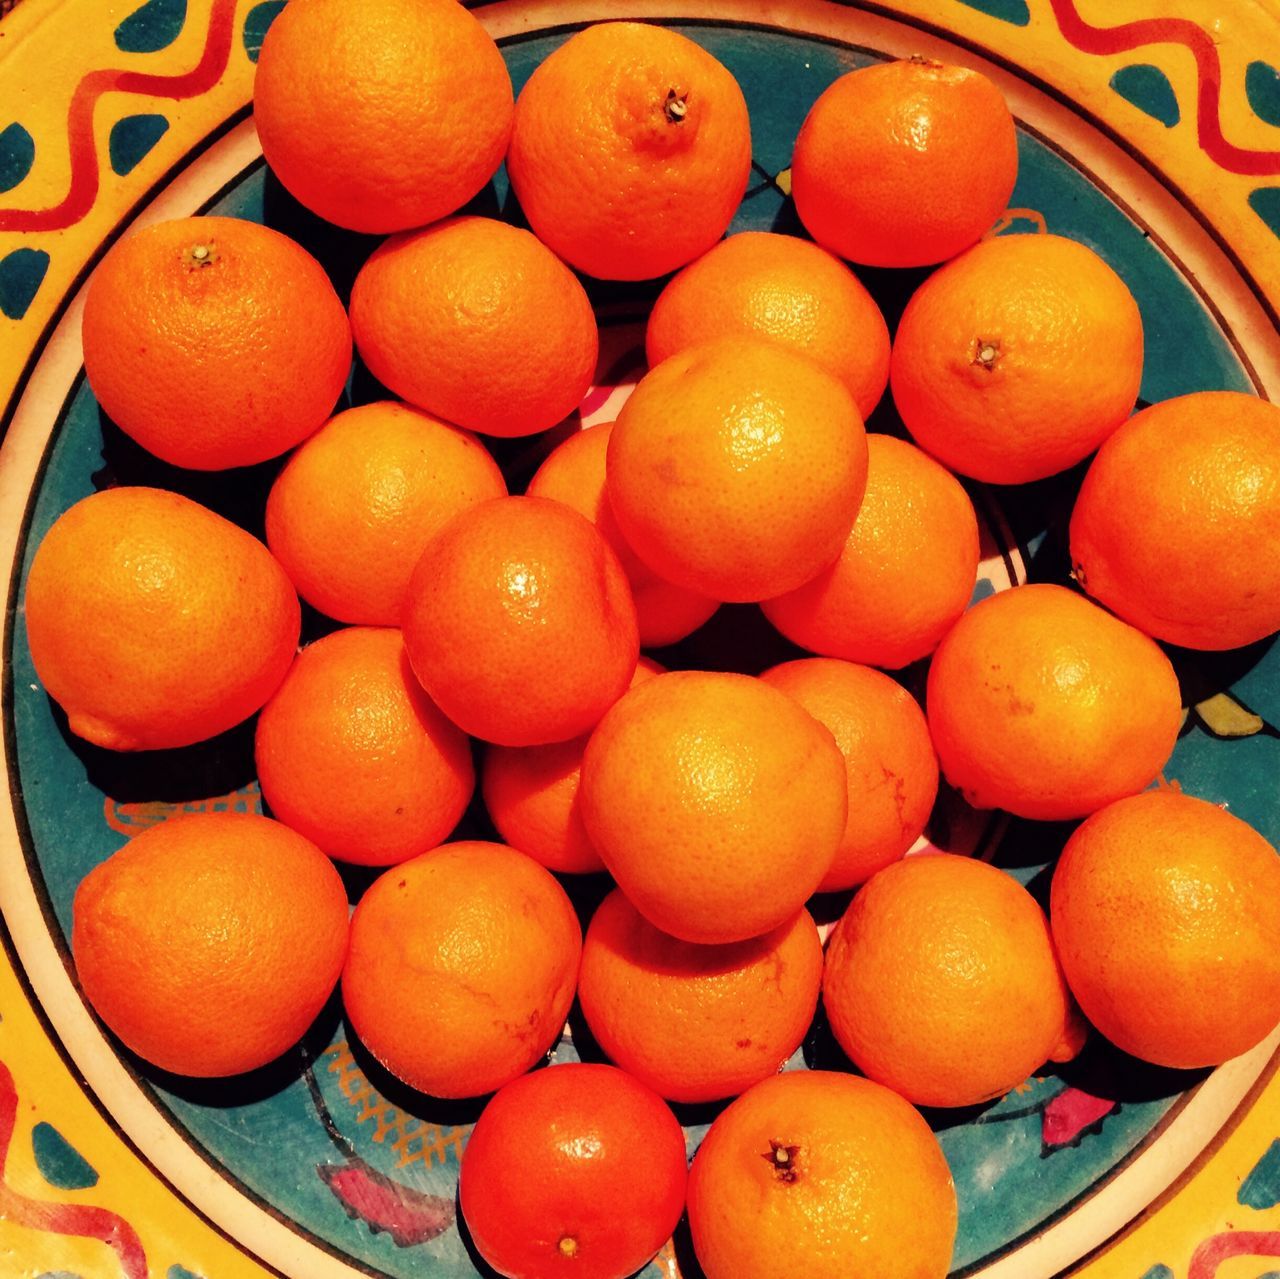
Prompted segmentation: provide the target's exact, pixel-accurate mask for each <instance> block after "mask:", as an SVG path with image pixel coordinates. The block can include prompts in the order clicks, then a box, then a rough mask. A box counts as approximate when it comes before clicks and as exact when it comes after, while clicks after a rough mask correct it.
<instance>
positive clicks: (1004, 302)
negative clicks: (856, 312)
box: [889, 235, 1143, 484]
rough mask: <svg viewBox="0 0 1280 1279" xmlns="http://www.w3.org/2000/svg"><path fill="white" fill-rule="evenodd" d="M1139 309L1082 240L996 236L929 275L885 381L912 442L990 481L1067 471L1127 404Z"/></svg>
mask: <svg viewBox="0 0 1280 1279" xmlns="http://www.w3.org/2000/svg"><path fill="white" fill-rule="evenodd" d="M1142 351H1143V339H1142V317H1141V316H1140V315H1139V314H1138V305H1137V303H1136V302H1135V301H1134V300H1133V295H1132V294H1131V293H1130V292H1129V289H1128V287H1127V286H1126V285H1125V283H1124V281H1123V280H1122V279H1120V277H1119V276H1118V275H1117V274H1116V273H1115V272H1114V271H1113V270H1112V269H1111V268H1110V267H1109V266H1108V265H1107V264H1106V263H1105V262H1104V261H1103V260H1102V259H1101V258H1100V257H1099V256H1098V255H1097V254H1096V253H1094V252H1093V250H1092V249H1090V248H1088V247H1086V246H1085V245H1083V244H1079V243H1077V242H1076V241H1074V240H1068V239H1064V238H1063V237H1062V236H1057V235H1002V236H997V237H996V238H995V239H993V240H987V241H984V242H983V243H982V244H979V245H976V246H975V247H974V248H972V249H970V250H968V251H967V252H965V253H963V254H961V256H960V257H958V258H956V259H954V260H953V261H951V262H948V263H947V264H946V265H945V266H943V267H941V268H940V269H939V270H937V271H935V272H934V274H933V275H931V276H930V277H929V278H928V279H927V280H926V281H925V282H924V283H923V284H922V285H921V286H920V288H919V289H918V290H917V291H916V293H915V295H914V296H913V297H912V299H911V301H910V302H908V303H907V309H906V310H905V311H904V312H903V316H902V321H901V323H900V324H899V325H898V331H897V334H896V336H895V338H894V346H893V358H892V361H891V364H890V375H889V376H890V385H891V387H892V389H893V399H894V403H895V404H896V405H897V407H898V412H899V413H900V414H901V415H902V420H903V422H904V423H905V424H906V427H907V430H908V431H910V432H911V435H912V437H913V438H914V439H915V442H916V443H917V444H919V445H920V447H921V448H922V449H924V450H925V451H926V452H927V453H931V454H933V456H934V457H936V458H937V459H938V460H939V461H940V462H942V463H943V464H944V465H946V466H948V467H950V468H951V469H952V470H953V471H958V472H959V473H960V474H961V475H968V476H972V477H973V478H974V479H977V480H986V481H988V482H990V483H993V484H1024V483H1026V482H1027V481H1029V480H1037V479H1043V478H1044V477H1045V476H1048V475H1054V474H1056V473H1057V472H1059V471H1063V470H1066V469H1067V467H1069V466H1074V465H1075V464H1076V463H1077V462H1079V461H1081V460H1082V459H1084V458H1086V457H1088V456H1089V454H1090V453H1092V452H1093V451H1094V449H1096V448H1097V447H1098V446H1099V445H1100V444H1101V443H1102V442H1103V440H1105V439H1106V438H1107V436H1108V435H1110V434H1111V432H1112V431H1114V430H1115V429H1116V428H1117V427H1118V426H1119V425H1120V423H1121V422H1123V421H1124V420H1125V418H1127V417H1128V416H1129V414H1130V413H1131V412H1133V406H1134V403H1135V402H1136V401H1137V398H1138V387H1139V384H1140V383H1141V381H1142Z"/></svg>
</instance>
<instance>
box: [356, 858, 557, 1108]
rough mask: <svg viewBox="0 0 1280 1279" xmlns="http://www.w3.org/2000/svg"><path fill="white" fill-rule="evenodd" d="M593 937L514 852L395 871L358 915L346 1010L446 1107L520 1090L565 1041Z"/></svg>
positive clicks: (542, 873) (397, 1070)
mask: <svg viewBox="0 0 1280 1279" xmlns="http://www.w3.org/2000/svg"><path fill="white" fill-rule="evenodd" d="M581 950H582V934H581V931H580V929H579V928H578V920H577V917H576V916H575V915H574V913H573V907H572V906H571V905H570V903H569V899H568V898H567V897H566V896H565V893H564V889H563V888H561V887H560V885H559V884H557V883H556V881H555V880H554V879H553V878H552V876H551V874H550V873H549V872H548V871H546V870H544V869H543V868H542V867H541V866H539V865H538V863H537V862H535V861H534V860H533V859H532V858H531V857H526V856H525V855H524V854H523V853H517V852H516V851H515V850H514V849H511V848H507V847H506V846H505V845H503V844H488V843H484V842H481V841H462V842H459V843H456V844H445V845H443V846H442V847H440V848H438V849H436V850H434V851H433V852H429V853H423V854H422V855H421V856H419V857H414V858H412V859H411V860H409V861H407V862H401V863H400V865H398V866H393V867H391V869H390V870H387V871H385V872H384V873H383V874H382V875H381V876H380V877H379V878H378V879H377V880H375V881H374V883H373V885H372V886H371V887H370V888H369V889H368V890H367V891H366V893H365V894H364V896H363V897H362V898H361V899H360V904H359V905H358V906H357V907H356V910H355V914H354V915H352V917H351V946H350V950H349V951H348V954H347V962H346V966H345V967H344V969H343V971H342V998H343V1002H344V1003H345V1005H346V1009H347V1016H348V1017H349V1018H350V1021H351V1025H352V1026H353V1027H354V1029H355V1032H356V1034H357V1035H359V1036H360V1039H361V1041H362V1042H363V1043H364V1045H365V1047H366V1048H368V1050H369V1051H370V1052H371V1053H372V1054H373V1055H374V1057H376V1058H377V1060H378V1061H379V1062H381V1063H382V1065H383V1066H385V1067H386V1068H387V1069H388V1070H389V1071H391V1073H392V1074H393V1075H396V1076H397V1077H398V1078H400V1079H402V1080H403V1081H404V1082H405V1083H407V1084H408V1085H409V1086H410V1087H412V1088H417V1089H418V1090H419V1091H420V1092H425V1093H430V1094H432V1095H433V1096H436V1097H478V1096H480V1095H481V1094H483V1093H487V1092H492V1091H493V1090H494V1089H495V1088H501V1087H502V1085H503V1084H506V1083H510V1082H511V1080H513V1079H515V1078H516V1076H517V1075H522V1074H524V1072H525V1071H526V1070H528V1069H529V1067H530V1066H532V1065H533V1064H534V1063H535V1062H537V1061H538V1060H539V1059H540V1058H541V1057H543V1056H545V1055H546V1053H547V1052H548V1050H549V1049H550V1048H551V1046H552V1045H553V1044H554V1043H555V1042H556V1040H557V1039H558V1038H559V1035H560V1030H561V1028H562V1027H563V1025H564V1019H565V1017H566V1016H567V1015H568V1013H569V1005H570V1004H571V1003H572V1002H573V989H574V984H575V982H576V981H577V978H578V959H579V956H580V954H581Z"/></svg>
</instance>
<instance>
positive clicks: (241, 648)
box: [24, 488, 301, 751]
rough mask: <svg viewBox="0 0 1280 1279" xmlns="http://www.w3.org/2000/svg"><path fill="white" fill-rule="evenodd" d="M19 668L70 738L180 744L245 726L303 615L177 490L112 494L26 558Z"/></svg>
mask: <svg viewBox="0 0 1280 1279" xmlns="http://www.w3.org/2000/svg"><path fill="white" fill-rule="evenodd" d="M24 615H25V620H26V628H27V639H28V642H29V643H30V645H31V660H32V662H33V664H34V665H35V669H36V676H37V678H38V679H39V680H40V683H41V686H42V687H43V689H44V691H45V692H47V693H48V694H49V696H50V697H52V698H53V700H54V701H55V702H57V703H58V704H59V705H60V706H61V707H62V709H63V710H64V711H66V713H67V718H68V721H69V725H70V728H71V731H72V732H73V733H75V734H76V736H77V737H83V738H85V739H86V740H87V741H90V742H92V743H93V744H94V745H95V746H105V747H107V748H108V749H109V750H118V751H137V750H159V749H166V748H169V747H174V746H189V745H191V744H192V743H193V742H199V741H203V740H204V739H205V738H209V737H214V736H216V735H217V734H218V733H221V732H224V731H226V730H227V729H229V728H232V727H234V726H235V725H236V724H239V723H240V722H241V720H244V719H247V718H248V717H249V716H250V715H252V714H253V712H254V711H256V710H257V709H258V708H259V707H260V706H262V704H263V703H264V702H265V701H266V700H267V698H269V697H270V696H271V694H272V693H274V692H275V691H276V689H277V688H278V687H279V684H280V681H281V680H282V679H283V678H284V675H285V672H286V671H287V670H288V669H289V666H290V664H291V663H292V662H293V658H294V654H295V653H296V652H297V648H298V632H299V629H300V626H301V610H300V609H299V607H298V597H297V596H296V595H295V594H294V591H293V587H292V586H291V585H290V584H289V579H288V578H287V577H286V576H285V574H284V570H283V569H282V568H281V567H280V565H279V564H277V563H276V561H275V560H274V559H272V557H271V554H270V552H269V551H268V550H267V548H266V547H265V546H263V545H262V543H261V542H259V541H258V540H257V539H256V538H253V537H250V535H249V534H248V533H246V532H245V531H244V530H243V529H240V528H238V527H237V526H236V525H234V524H232V523H230V522H229V521H228V520H224V519H223V518H222V517H221V516H220V515H215V514H214V513H213V512H212V511H209V510H206V509H205V508H204V507H203V506H199V505H198V504H197V503H195V502H192V501H189V500H188V499H187V498H185V497H180V496H178V494H176V493H168V492H164V491H162V490H160V489H151V488H116V489H105V490H103V491H102V492H100V493H93V494H91V495H90V496H89V497H86V498H83V499H82V500H81V501H79V502H77V503H76V504H75V505H74V506H73V507H71V508H70V510H68V511H65V512H64V513H63V514H62V515H61V516H59V517H58V519H57V521H56V522H55V523H54V525H53V527H52V528H51V529H50V530H49V532H48V533H47V534H45V537H44V540H43V541H42V542H41V543H40V546H39V548H38V549H37V551H36V554H35V558H34V560H33V561H32V564H31V572H30V575H29V577H28V579H27V590H26V599H25V608H24Z"/></svg>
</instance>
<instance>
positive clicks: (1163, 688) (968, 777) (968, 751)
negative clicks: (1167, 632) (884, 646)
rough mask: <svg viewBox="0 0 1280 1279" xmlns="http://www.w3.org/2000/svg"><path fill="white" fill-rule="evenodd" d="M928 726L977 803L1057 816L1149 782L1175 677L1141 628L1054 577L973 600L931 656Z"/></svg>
mask: <svg viewBox="0 0 1280 1279" xmlns="http://www.w3.org/2000/svg"><path fill="white" fill-rule="evenodd" d="M927 708H928V716H929V731H930V733H931V734H932V735H933V744H934V748H935V749H936V750H937V752H938V761H939V763H941V765H942V771H943V773H944V774H945V776H946V778H947V780H948V781H949V782H950V783H951V784H952V785H953V786H954V787H956V788H957V789H958V790H959V791H960V792H961V793H962V794H963V795H964V797H965V799H967V800H968V801H969V803H971V804H972V805H973V806H974V807H975V808H1003V809H1007V810H1008V811H1009V812H1011V813H1016V814H1017V815H1018V816H1019V817H1032V818H1036V819H1039V820H1041V821H1064V820H1066V819H1068V818H1072V817H1084V816H1086V815H1087V814H1089V813H1092V812H1093V811H1094V810H1095V809H1098V808H1101V807H1102V806H1103V805H1104V804H1109V803H1111V801H1112V800H1114V799H1120V798H1121V797H1122V796H1124V795H1132V794H1134V793H1136V792H1137V791H1140V790H1142V789H1143V788H1144V787H1145V786H1147V785H1149V784H1150V783H1151V782H1152V781H1153V780H1154V779H1155V776H1156V774H1157V773H1158V772H1159V771H1160V769H1161V768H1163V767H1164V765H1165V763H1166V761H1167V760H1168V758H1169V756H1170V754H1172V752H1173V744H1174V741H1175V739H1176V738H1177V736H1178V730H1179V728H1180V727H1181V725H1182V704H1181V697H1180V694H1179V690H1178V680H1177V676H1175V675H1174V672H1173V667H1172V666H1171V665H1170V664H1169V659H1168V658H1167V657H1165V655H1164V654H1163V653H1162V652H1161V651H1160V649H1159V648H1158V647H1157V646H1156V645H1155V644H1154V643H1152V641H1151V640H1149V639H1148V638H1147V637H1146V636H1145V635H1142V634H1141V633H1140V632H1138V631H1136V630H1134V629H1133V627H1132V626H1129V625H1127V624H1126V623H1124V622H1122V621H1119V620H1118V619H1117V618H1114V617H1112V616H1111V615H1110V614H1108V613H1104V612H1103V611H1102V609H1100V608H1098V607H1097V606H1096V605H1094V604H1090V603H1089V601H1088V600H1086V599H1083V598H1082V597H1081V596H1079V595H1075V594H1073V593H1072V592H1071V591H1068V590H1065V589H1064V588H1063V587H1061V586H1049V585H1032V586H1019V587H1015V588H1014V589H1013V590H1010V591H1002V592H1000V594H998V595H992V596H990V597H989V598H987V599H985V600H983V601H982V602H981V603H980V604H976V605H975V606H974V607H973V608H971V609H970V610H969V611H968V612H967V613H966V614H965V615H964V616H963V617H962V618H961V619H960V621H959V622H957V623H956V625H955V626H954V627H953V628H952V630H951V632H950V633H949V634H948V635H947V637H946V639H944V640H943V641H942V643H941V645H939V647H938V651H937V653H935V654H934V658H933V665H932V666H931V667H930V670H929V687H928V697H927Z"/></svg>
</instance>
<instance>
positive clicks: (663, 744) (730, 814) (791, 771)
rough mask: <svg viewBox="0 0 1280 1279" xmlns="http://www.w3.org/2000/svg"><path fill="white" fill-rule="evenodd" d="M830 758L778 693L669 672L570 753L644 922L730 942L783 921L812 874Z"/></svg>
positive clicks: (827, 840)
mask: <svg viewBox="0 0 1280 1279" xmlns="http://www.w3.org/2000/svg"><path fill="white" fill-rule="evenodd" d="M846 793H847V788H846V784H845V769H844V758H843V756H842V755H841V754H840V751H839V750H838V749H837V747H836V744H835V741H834V739H833V738H832V736H831V734H830V733H829V732H828V731H827V730H826V729H825V728H823V726H822V725H821V724H819V723H818V721H817V720H815V719H814V718H813V717H812V716H811V715H809V714H808V713H807V712H806V711H804V710H802V709H801V707H800V706H799V705H798V704H797V703H796V702H795V701H793V700H792V699H791V698H789V697H788V696H787V695H786V694H785V693H781V692H779V691H778V690H777V689H775V688H771V687H770V686H769V685H768V684H764V683H762V682H761V681H760V680H758V679H753V678H751V677H750V676H746V675H730V674H721V673H715V672H707V671H674V672H671V673H670V674H667V675H659V676H657V677H656V678H654V679H651V680H646V681H645V682H644V683H643V684H639V685H637V686H636V687H635V688H633V689H631V691H630V692H628V693H627V694H626V696H624V697H623V698H622V699H621V700H620V701H619V702H618V703H617V705H616V706H614V707H613V709H612V710H610V711H609V712H608V714H607V715H605V717H604V718H603V719H602V720H601V721H600V723H599V725H598V726H597V727H596V730H595V732H594V733H592V735H591V740H590V741H589V742H588V743H587V750H586V754H585V755H584V756H583V760H582V789H581V792H580V800H579V802H580V803H581V805H582V816H583V820H584V821H585V822H586V826H587V833H588V834H589V835H590V837H591V841H592V843H594V844H595V846H596V848H597V849H598V850H599V853H600V856H601V858H602V859H603V860H604V864H605V866H606V867H607V868H608V870H609V873H610V874H611V875H613V877H614V879H616V880H617V881H618V886H619V887H620V888H621V889H622V891H623V892H624V893H626V895H627V896H628V897H629V898H630V899H631V901H632V902H633V903H634V904H635V906H636V909H637V910H639V911H640V913H641V914H642V915H644V917H645V918H646V919H648V920H649V922H650V923H651V924H654V925H655V926H656V927H658V928H660V929H662V931H663V932H666V933H671V934H672V935H673V936H675V937H678V938H680V939H681V940H683V941H691V942H704V943H713V942H733V941H743V940H745V939H746V938H748V937H758V936H759V935H760V934H761V933H766V932H769V931H770V930H772V929H774V928H777V927H778V925H779V924H782V923H784V922H786V921H787V920H789V919H790V918H791V917H792V916H793V915H795V913H796V912H797V911H798V910H799V909H800V907H801V906H802V905H803V904H804V901H805V899H806V898H807V897H808V896H809V895H810V894H811V893H812V892H813V891H814V889H816V888H817V886H818V885H819V884H820V883H821V882H822V879H823V876H825V875H826V873H827V871H828V869H829V868H830V866H831V862H832V859H833V858H834V856H835V853H836V849H837V848H838V847H839V844H840V840H841V838H842V836H843V832H844V827H845V819H846V817H847V815H848V814H847V802H848V801H847V799H846Z"/></svg>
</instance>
